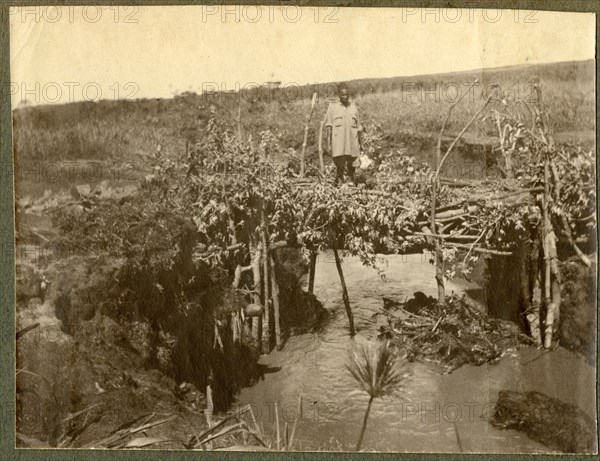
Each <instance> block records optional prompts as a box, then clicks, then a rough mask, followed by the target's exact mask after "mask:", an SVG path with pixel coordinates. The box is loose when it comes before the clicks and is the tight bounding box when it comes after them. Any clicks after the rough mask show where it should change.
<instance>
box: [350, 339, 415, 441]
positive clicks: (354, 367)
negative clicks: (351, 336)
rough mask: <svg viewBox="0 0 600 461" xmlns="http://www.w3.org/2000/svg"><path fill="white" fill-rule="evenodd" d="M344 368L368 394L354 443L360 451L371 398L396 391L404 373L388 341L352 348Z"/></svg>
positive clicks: (371, 401)
mask: <svg viewBox="0 0 600 461" xmlns="http://www.w3.org/2000/svg"><path fill="white" fill-rule="evenodd" d="M346 368H347V369H348V371H349V372H350V373H351V374H352V376H353V377H354V379H356V382H357V383H358V385H359V386H360V388H361V389H362V390H363V391H365V392H366V393H367V394H369V403H368V405H367V411H366V412H365V417H364V419H363V424H362V428H361V430H360V436H359V437H358V443H357V444H356V451H360V447H361V445H362V441H363V438H364V436H365V431H366V429H367V422H368V420H369V413H370V412H371V405H372V404H373V400H375V399H377V398H380V397H385V396H386V395H391V394H393V393H394V392H396V391H398V390H399V388H400V384H401V383H402V382H403V381H404V380H405V378H406V374H405V373H404V370H403V369H402V368H401V367H400V366H398V364H397V361H396V356H395V355H394V353H393V351H392V349H391V348H390V343H389V341H388V342H386V343H383V344H381V345H380V346H379V347H377V348H369V347H365V346H361V347H360V348H358V349H356V350H354V351H353V353H352V355H351V357H350V363H349V364H347V365H346Z"/></svg>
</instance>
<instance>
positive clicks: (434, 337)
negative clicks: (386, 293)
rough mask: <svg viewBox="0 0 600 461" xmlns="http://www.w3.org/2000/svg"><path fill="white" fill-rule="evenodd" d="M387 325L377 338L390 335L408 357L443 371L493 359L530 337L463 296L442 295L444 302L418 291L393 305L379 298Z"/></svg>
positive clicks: (480, 363)
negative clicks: (441, 303)
mask: <svg viewBox="0 0 600 461" xmlns="http://www.w3.org/2000/svg"><path fill="white" fill-rule="evenodd" d="M383 301H384V308H383V311H382V314H383V315H385V316H387V321H388V325H387V326H386V325H383V326H381V327H380V329H379V336H380V337H382V338H387V339H391V340H392V341H394V343H395V344H396V345H397V346H398V347H399V348H400V349H401V350H403V351H404V353H405V355H406V358H407V359H408V360H409V361H416V360H418V361H428V362H434V363H436V364H438V365H440V366H441V367H442V369H443V372H444V374H446V373H451V372H452V371H454V370H455V369H457V368H459V367H460V366H462V365H464V364H468V363H469V364H473V365H482V364H484V363H489V362H492V363H493V362H497V361H498V360H499V359H500V358H501V357H503V356H504V355H505V354H506V353H507V352H509V351H510V350H512V349H515V348H517V347H518V346H519V344H521V343H523V342H530V340H529V339H528V338H527V337H526V336H525V335H523V334H522V333H520V332H519V329H518V326H517V325H515V324H514V323H512V322H507V321H503V320H498V319H491V318H488V317H487V316H486V315H485V313H483V312H482V311H481V310H480V309H479V308H478V307H477V306H475V305H473V304H472V303H470V302H469V301H468V300H467V299H466V298H464V297H463V298H459V297H458V296H456V295H454V296H452V297H448V298H447V300H446V305H445V306H440V305H439V304H438V303H437V301H436V300H435V299H434V298H432V297H430V296H425V294H423V293H421V292H417V293H415V294H414V298H412V299H410V300H408V301H406V302H404V303H399V302H396V301H393V300H391V299H388V298H384V300H383Z"/></svg>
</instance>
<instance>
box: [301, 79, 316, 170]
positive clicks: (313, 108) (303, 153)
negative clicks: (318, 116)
mask: <svg viewBox="0 0 600 461" xmlns="http://www.w3.org/2000/svg"><path fill="white" fill-rule="evenodd" d="M316 102H317V92H316V91H315V92H314V93H313V95H312V102H311V104H310V112H309V114H308V117H307V118H306V126H305V127H304V141H303V142H302V157H301V164H300V176H304V164H305V161H306V158H305V157H306V145H307V143H308V129H309V125H310V120H311V118H312V116H313V112H314V111H315V103H316Z"/></svg>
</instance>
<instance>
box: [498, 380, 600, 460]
mask: <svg viewBox="0 0 600 461" xmlns="http://www.w3.org/2000/svg"><path fill="white" fill-rule="evenodd" d="M490 422H491V423H492V424H493V425H494V426H496V427H499V428H501V429H516V430H518V431H523V432H525V433H526V434H527V435H528V436H529V437H530V438H531V439H533V440H535V441H537V442H540V443H542V444H544V445H546V446H548V447H549V448H552V449H555V450H560V451H562V452H564V453H592V452H594V451H595V450H596V447H597V440H596V425H595V423H594V421H593V420H592V418H590V417H589V416H588V415H586V414H585V413H584V412H583V411H581V410H580V409H579V408H577V407H576V406H574V405H571V404H568V403H564V402H562V401H560V400H558V399H554V398H552V397H548V396H547V395H545V394H542V393H540V392H514V391H506V390H504V391H500V392H499V394H498V402H497V403H496V408H495V411H494V414H493V416H492V419H491V421H490Z"/></svg>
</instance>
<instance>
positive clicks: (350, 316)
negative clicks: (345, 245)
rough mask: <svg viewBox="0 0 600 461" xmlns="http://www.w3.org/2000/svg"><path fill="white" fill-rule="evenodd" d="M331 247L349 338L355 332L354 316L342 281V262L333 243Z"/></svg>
mask: <svg viewBox="0 0 600 461" xmlns="http://www.w3.org/2000/svg"><path fill="white" fill-rule="evenodd" d="M332 247H333V255H334V257H335V267H336V268H337V271H338V274H339V276H340V282H341V284H342V299H343V300H344V307H345V308H346V314H347V315H348V322H349V323H350V336H354V335H355V334H356V330H355V329H354V314H352V309H351V308H350V297H349V296H348V289H347V288H346V280H345V279H344V271H343V270H342V261H341V260H340V255H339V253H338V250H337V248H336V247H335V243H334V244H333V245H332Z"/></svg>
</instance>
